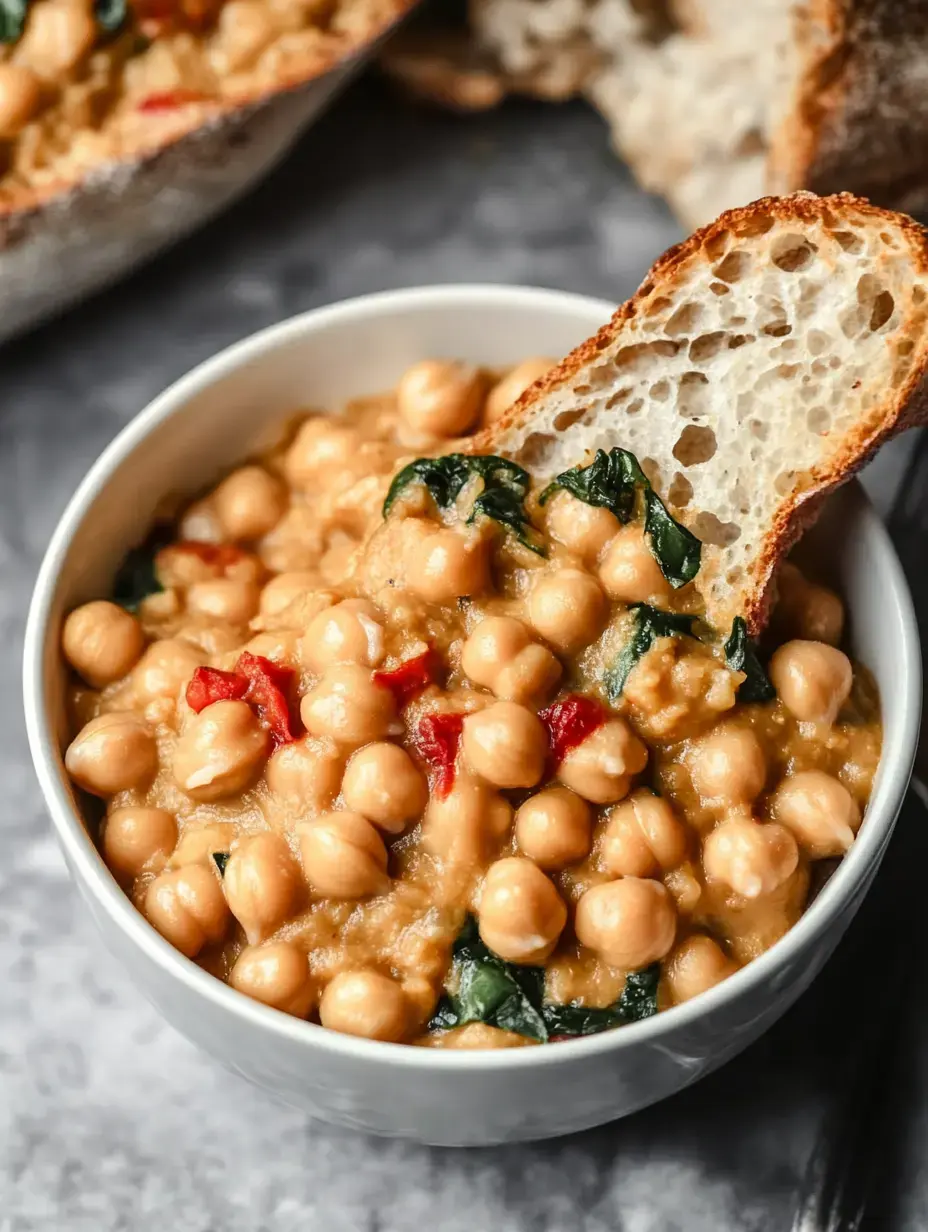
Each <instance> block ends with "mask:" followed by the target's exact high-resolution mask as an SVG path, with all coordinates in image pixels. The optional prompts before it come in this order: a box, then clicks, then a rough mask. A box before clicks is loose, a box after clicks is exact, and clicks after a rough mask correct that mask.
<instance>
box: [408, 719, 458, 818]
mask: <svg viewBox="0 0 928 1232" xmlns="http://www.w3.org/2000/svg"><path fill="white" fill-rule="evenodd" d="M463 730H464V715H463V714H427V715H424V716H423V717H422V718H421V719H420V720H419V723H418V725H417V727H416V730H415V733H414V735H413V744H414V745H415V748H416V752H417V753H418V754H419V756H420V757H421V758H422V760H423V761H424V762H426V763H427V764H428V766H429V768H430V769H431V770H432V772H433V775H434V784H433V790H434V792H435V795H436V796H438V798H439V799H440V800H443V799H444V798H445V796H447V794H448V792H449V791H450V790H451V788H452V786H453V784H454V765H455V762H456V761H457V756H458V749H459V748H460V747H461V734H462V732H463Z"/></svg>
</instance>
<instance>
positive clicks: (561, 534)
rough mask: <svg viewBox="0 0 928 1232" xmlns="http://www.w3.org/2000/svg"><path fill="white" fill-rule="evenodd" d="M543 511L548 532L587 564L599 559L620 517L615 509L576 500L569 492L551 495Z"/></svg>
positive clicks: (615, 532)
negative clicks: (613, 510) (612, 510)
mask: <svg viewBox="0 0 928 1232" xmlns="http://www.w3.org/2000/svg"><path fill="white" fill-rule="evenodd" d="M545 515H546V518H545V525H546V527H547V530H548V534H549V535H550V536H551V537H552V538H553V539H556V540H557V541H558V543H563V545H564V547H565V548H569V549H570V551H571V552H576V554H577V555H578V556H579V557H580V558H581V560H583V561H584V563H585V564H588V565H590V564H593V563H595V562H596V561H597V560H598V559H599V557H600V555H601V554H602V550H603V548H604V547H605V546H606V544H607V543H609V542H610V541H611V540H612V539H614V538H615V536H616V534H617V532H618V530H619V519H618V518H617V517H616V516H615V514H614V513H611V512H610V511H609V510H608V509H603V508H602V507H601V506H599V505H588V504H587V503H586V502H585V501H582V500H577V498H576V496H571V494H570V493H569V492H564V491H561V492H558V493H557V494H556V495H555V496H553V497H552V498H551V500H550V501H549V502H548V503H547V504H546V505H545Z"/></svg>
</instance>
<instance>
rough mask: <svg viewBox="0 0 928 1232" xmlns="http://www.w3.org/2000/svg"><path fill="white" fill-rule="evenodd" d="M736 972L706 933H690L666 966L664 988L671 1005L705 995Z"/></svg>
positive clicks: (735, 965)
mask: <svg viewBox="0 0 928 1232" xmlns="http://www.w3.org/2000/svg"><path fill="white" fill-rule="evenodd" d="M737 970H738V964H737V963H736V962H734V961H733V960H732V959H730V958H729V957H728V955H727V954H726V953H725V952H724V951H723V950H722V949H721V947H720V946H719V945H718V944H717V943H716V942H715V941H713V940H712V938H711V937H707V936H706V935H705V933H693V935H692V936H691V937H687V938H686V940H685V941H681V943H680V944H679V945H678V946H677V948H676V949H675V950H674V952H673V953H672V954H671V956H670V959H669V961H668V963H667V986H668V988H669V989H670V995H671V997H672V999H673V1003H674V1005H681V1004H682V1003H683V1002H684V1001H691V1000H692V999H693V997H698V996H699V994H700V993H702V992H708V991H709V989H710V988H714V987H715V986H716V984H721V982H722V980H727V979H728V977H729V976H730V975H734V973H735V972H736V971H737Z"/></svg>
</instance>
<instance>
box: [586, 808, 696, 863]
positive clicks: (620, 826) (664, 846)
mask: <svg viewBox="0 0 928 1232" xmlns="http://www.w3.org/2000/svg"><path fill="white" fill-rule="evenodd" d="M600 854H601V857H602V865H603V868H604V869H605V870H606V872H609V873H612V874H613V876H615V877H653V876H656V875H658V874H660V873H663V872H668V871H669V870H670V869H672V868H675V867H676V866H677V865H678V864H679V863H680V862H681V860H682V859H683V858H684V856H685V855H686V828H685V827H684V825H683V823H682V822H681V821H680V820H679V818H678V817H677V816H676V814H675V813H674V811H673V809H672V808H671V807H670V805H669V804H668V803H667V801H666V800H662V799H661V797H660V796H655V795H654V794H653V792H650V791H648V790H646V789H644V788H642V789H641V790H640V791H636V792H634V793H633V794H632V795H631V796H629V798H628V799H627V800H623V801H622V803H621V804H617V805H616V806H615V807H614V808H612V809H610V810H609V812H608V814H607V818H606V826H605V828H604V830H603V835H602V848H601V853H600Z"/></svg>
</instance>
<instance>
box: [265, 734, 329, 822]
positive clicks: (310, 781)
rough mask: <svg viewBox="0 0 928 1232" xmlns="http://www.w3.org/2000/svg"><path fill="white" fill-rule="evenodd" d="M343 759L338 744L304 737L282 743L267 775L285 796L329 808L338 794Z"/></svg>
mask: <svg viewBox="0 0 928 1232" xmlns="http://www.w3.org/2000/svg"><path fill="white" fill-rule="evenodd" d="M342 763H343V759H342V757H341V756H340V754H339V753H338V751H337V750H336V748H335V746H334V745H332V744H329V743H328V742H327V741H324V740H314V739H313V738H312V737H304V738H303V739H302V740H292V741H290V743H289V744H282V745H281V746H280V748H279V749H276V750H275V751H274V753H272V754H271V757H270V758H269V760H268V763H267V766H266V768H265V771H264V779H265V782H266V783H267V785H268V788H269V789H270V790H271V791H272V792H273V794H274V795H275V796H277V797H279V798H280V799H281V800H287V801H289V802H290V803H291V804H299V805H301V806H302V807H305V808H327V807H328V806H329V805H330V804H331V803H332V801H333V800H334V799H335V797H336V796H337V795H338V789H339V786H340V784H341V781H342Z"/></svg>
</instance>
